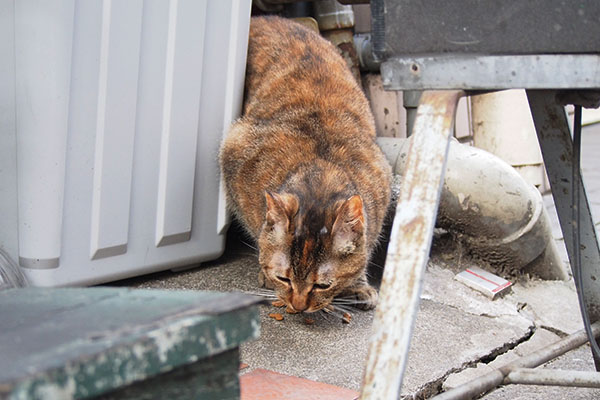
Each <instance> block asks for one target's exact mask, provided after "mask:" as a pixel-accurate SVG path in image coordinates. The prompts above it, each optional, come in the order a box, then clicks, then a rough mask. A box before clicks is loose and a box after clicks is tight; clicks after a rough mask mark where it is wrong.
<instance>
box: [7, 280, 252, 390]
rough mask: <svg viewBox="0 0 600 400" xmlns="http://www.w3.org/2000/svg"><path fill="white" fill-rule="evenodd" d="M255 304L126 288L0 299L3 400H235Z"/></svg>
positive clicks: (224, 296)
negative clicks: (241, 355)
mask: <svg viewBox="0 0 600 400" xmlns="http://www.w3.org/2000/svg"><path fill="white" fill-rule="evenodd" d="M256 302H257V300H256V298H254V297H251V296H246V295H243V294H235V293H215V292H195V291H163V290H131V289H127V288H79V289H75V288H73V289H41V288H27V289H11V290H5V291H1V292H0V398H3V399H4V398H7V399H47V398H61V399H62V398H86V397H94V396H99V395H103V397H102V398H136V399H154V398H156V399H161V398H172V399H174V398H177V399H179V398H181V399H184V398H207V399H234V398H238V396H239V383H238V377H237V371H238V362H239V357H238V350H237V348H238V346H239V345H240V344H241V343H242V342H244V341H246V340H249V339H252V338H256V337H258V335H259V330H260V329H259V316H258V310H257V306H256Z"/></svg>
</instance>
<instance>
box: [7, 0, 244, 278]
mask: <svg viewBox="0 0 600 400" xmlns="http://www.w3.org/2000/svg"><path fill="white" fill-rule="evenodd" d="M250 6H251V0H228V1H221V0H204V1H202V0H169V1H167V0H128V1H117V0H93V1H87V0H77V1H74V0H61V1H46V0H16V1H2V2H0V55H1V58H2V60H3V62H2V63H0V248H2V249H4V250H5V252H7V253H8V254H9V255H10V256H11V257H12V258H13V259H14V260H16V261H18V263H19V265H20V266H21V268H22V270H23V271H24V273H25V274H26V276H27V278H28V279H29V281H30V282H31V283H32V284H33V285H36V286H64V285H89V284H96V283H102V282H107V281H111V280H115V279H121V278H126V277H131V276H136V275H141V274H145V273H149V272H154V271H159V270H164V269H169V268H176V267H181V266H187V265H191V264H195V263H198V262H201V261H206V260H210V259H214V258H216V257H218V256H219V255H220V254H221V253H222V252H223V250H224V244H225V240H224V239H225V238H224V235H225V231H226V226H227V215H226V212H225V198H224V194H223V191H222V189H221V186H220V182H219V179H218V163H217V153H218V148H219V144H220V141H221V138H222V136H223V134H224V133H225V131H226V130H227V129H228V127H229V125H230V123H231V122H232V120H234V119H235V118H236V117H237V116H238V115H239V113H240V111H241V102H242V95H243V81H244V68H245V62H246V49H247V42H248V28H249V22H250Z"/></svg>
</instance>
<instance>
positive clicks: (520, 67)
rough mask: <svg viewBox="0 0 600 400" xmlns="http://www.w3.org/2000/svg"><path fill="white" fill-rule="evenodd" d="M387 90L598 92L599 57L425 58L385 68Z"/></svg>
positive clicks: (408, 59) (390, 63) (399, 61)
mask: <svg viewBox="0 0 600 400" xmlns="http://www.w3.org/2000/svg"><path fill="white" fill-rule="evenodd" d="M381 76H382V82H383V87H384V88H385V89H386V90H433V89H436V90H437V89H440V90H442V89H459V90H496V89H516V88H523V89H591V88H600V55H599V54H539V55H510V56H509V55H506V56H492V55H476V54H473V55H467V54H458V55H442V54H439V55H438V54H436V55H422V56H413V57H394V58H390V59H388V60H387V61H385V62H384V63H382V65H381Z"/></svg>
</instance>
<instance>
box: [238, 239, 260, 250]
mask: <svg viewBox="0 0 600 400" xmlns="http://www.w3.org/2000/svg"><path fill="white" fill-rule="evenodd" d="M240 242H242V243H243V244H245V245H246V246H248V247H250V248H251V249H252V250H254V251H256V252H258V249H257V248H256V247H254V246H252V245H251V244H250V243H248V242H245V241H243V240H240Z"/></svg>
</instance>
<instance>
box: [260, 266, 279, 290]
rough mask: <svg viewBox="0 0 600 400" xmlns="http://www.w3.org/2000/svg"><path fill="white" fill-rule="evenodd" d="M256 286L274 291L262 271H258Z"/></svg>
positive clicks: (273, 287)
mask: <svg viewBox="0 0 600 400" xmlns="http://www.w3.org/2000/svg"><path fill="white" fill-rule="evenodd" d="M258 286H259V287H261V288H265V289H271V290H273V289H275V286H273V284H272V283H271V281H269V280H268V279H267V277H266V276H265V274H264V272H263V270H262V269H261V270H260V271H258Z"/></svg>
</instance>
